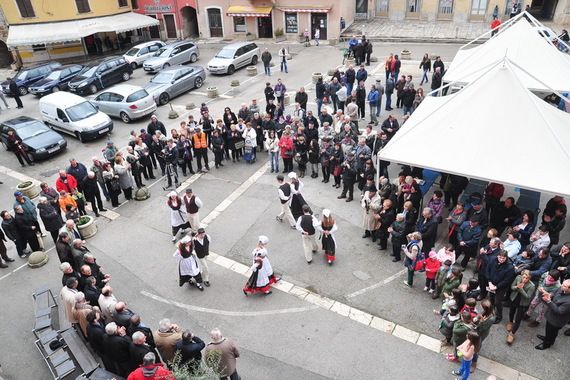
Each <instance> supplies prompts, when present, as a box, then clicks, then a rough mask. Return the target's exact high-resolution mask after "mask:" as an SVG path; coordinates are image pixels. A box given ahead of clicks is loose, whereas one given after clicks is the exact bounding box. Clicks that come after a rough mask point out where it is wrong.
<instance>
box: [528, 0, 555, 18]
mask: <svg viewBox="0 0 570 380" xmlns="http://www.w3.org/2000/svg"><path fill="white" fill-rule="evenodd" d="M557 5H558V0H532V2H531V4H530V13H531V14H532V15H533V16H534V17H536V18H537V19H539V20H552V19H553V18H554V12H556V6H557Z"/></svg>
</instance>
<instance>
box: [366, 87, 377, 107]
mask: <svg viewBox="0 0 570 380" xmlns="http://www.w3.org/2000/svg"><path fill="white" fill-rule="evenodd" d="M368 103H369V104H370V105H371V106H377V105H378V90H373V91H370V92H369V93H368Z"/></svg>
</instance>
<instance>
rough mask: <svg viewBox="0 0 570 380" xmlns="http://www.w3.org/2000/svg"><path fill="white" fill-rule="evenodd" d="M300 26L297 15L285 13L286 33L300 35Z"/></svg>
mask: <svg viewBox="0 0 570 380" xmlns="http://www.w3.org/2000/svg"><path fill="white" fill-rule="evenodd" d="M298 32H299V24H298V20H297V13H289V12H286V13H285V33H298Z"/></svg>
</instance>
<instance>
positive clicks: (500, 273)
mask: <svg viewBox="0 0 570 380" xmlns="http://www.w3.org/2000/svg"><path fill="white" fill-rule="evenodd" d="M514 278H515V269H514V267H513V264H512V263H511V262H510V260H507V261H506V262H504V263H503V264H499V261H497V259H495V261H494V262H493V263H490V265H489V267H488V268H487V279H488V280H489V282H492V283H493V285H495V286H496V287H497V290H501V289H505V288H508V287H509V286H510V285H511V283H512V282H513V279H514Z"/></svg>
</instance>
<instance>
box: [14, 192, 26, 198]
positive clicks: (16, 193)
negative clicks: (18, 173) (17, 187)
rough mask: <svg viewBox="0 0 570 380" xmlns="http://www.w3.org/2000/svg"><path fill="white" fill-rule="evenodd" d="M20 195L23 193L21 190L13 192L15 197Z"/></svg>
mask: <svg viewBox="0 0 570 380" xmlns="http://www.w3.org/2000/svg"><path fill="white" fill-rule="evenodd" d="M22 195H24V193H22V192H21V191H16V192H15V193H14V196H15V197H21V196H22Z"/></svg>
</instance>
